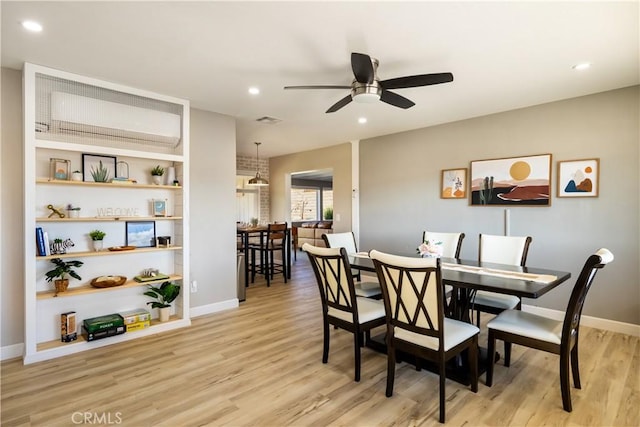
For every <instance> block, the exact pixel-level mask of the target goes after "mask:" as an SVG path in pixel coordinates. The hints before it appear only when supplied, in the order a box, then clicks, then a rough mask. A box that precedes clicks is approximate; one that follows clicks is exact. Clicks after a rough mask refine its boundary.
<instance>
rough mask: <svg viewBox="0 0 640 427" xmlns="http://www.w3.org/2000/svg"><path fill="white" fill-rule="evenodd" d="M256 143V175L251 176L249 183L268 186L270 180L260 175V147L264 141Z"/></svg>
mask: <svg viewBox="0 0 640 427" xmlns="http://www.w3.org/2000/svg"><path fill="white" fill-rule="evenodd" d="M254 144H256V176H255V177H253V178H251V179H250V180H249V182H248V183H247V184H248V185H254V186H256V187H266V186H267V185H269V181H267V180H266V179H264V178H263V177H261V176H260V157H259V156H258V147H259V146H260V144H262V143H261V142H254Z"/></svg>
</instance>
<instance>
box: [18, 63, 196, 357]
mask: <svg viewBox="0 0 640 427" xmlns="http://www.w3.org/2000/svg"><path fill="white" fill-rule="evenodd" d="M85 154H89V155H93V156H101V157H104V158H105V159H111V158H114V157H115V164H116V166H115V168H116V170H114V171H112V173H113V175H116V176H119V177H122V176H123V174H126V175H128V178H129V179H130V180H131V181H136V182H135V183H130V182H128V183H111V182H107V183H96V182H88V181H87V179H85V181H70V180H66V179H54V177H52V175H51V170H50V169H51V168H50V159H62V160H65V161H68V162H70V168H69V170H68V171H67V172H72V171H74V170H82V169H83V158H84V156H83V155H85ZM123 165H124V166H126V169H125V168H124V166H123ZM156 165H160V166H162V167H164V168H165V170H166V169H167V168H169V167H172V168H174V170H175V177H176V180H177V183H172V182H169V183H163V184H162V185H154V184H153V183H152V180H151V176H150V170H151V168H153V167H154V166H156ZM85 166H86V165H85ZM121 167H122V169H121ZM85 175H86V174H85ZM113 175H112V177H113ZM126 175H125V176H126ZM157 200H164V201H165V203H166V207H167V209H166V211H167V212H166V214H167V216H156V215H155V213H156V212H154V210H153V201H157ZM69 204H71V205H73V206H75V207H80V208H81V209H80V214H79V216H78V217H74V218H70V217H68V216H65V217H64V218H60V217H58V216H57V215H50V214H51V210H49V209H48V207H47V206H48V205H52V206H54V207H56V208H58V209H61V210H62V212H64V213H65V214H66V213H67V212H66V211H65V210H64V209H65V207H66V206H67V205H69ZM188 206H189V102H188V101H186V100H182V99H176V98H173V97H168V96H164V95H159V94H155V93H151V92H148V91H144V90H139V89H135V88H130V87H126V86H122V85H118V84H114V83H110V82H104V81H100V80H97V79H93V78H90V77H85V76H80V75H76V74H72V73H68V72H63V71H58V70H54V69H50V68H46V67H42V66H38V65H33V64H25V66H24V207H25V209H24V212H25V218H24V233H25V235H24V239H25V266H24V267H25V341H24V344H25V349H24V358H23V360H24V363H33V362H37V361H41V360H46V359H51V358H55V357H60V356H64V355H68V354H72V353H76V352H80V351H84V350H88V349H92V348H97V347H102V346H105V345H110V344H114V343H118V342H122V341H127V340H131V339H135V338H140V337H143V336H146V335H149V334H156V333H159V332H163V331H167V330H172V329H176V328H181V327H185V326H188V325H190V316H189V286H188V284H189V268H188V266H189V261H188V253H189V230H188V225H189V209H188ZM135 221H146V222H153V223H154V227H155V232H156V236H170V237H171V245H170V246H168V247H158V246H155V247H153V246H152V247H144V248H142V247H139V248H136V249H133V250H127V251H124V250H123V251H119V250H118V251H115V250H114V251H110V250H108V248H109V247H122V246H124V245H125V244H126V237H125V236H126V227H127V223H130V222H135ZM37 227H41V228H42V229H43V230H44V231H46V232H47V234H48V236H49V239H50V240H51V241H52V240H53V239H55V238H60V239H63V240H66V239H71V240H72V241H73V243H74V246H73V247H69V248H68V249H67V253H65V254H58V255H40V254H38V249H37V243H36V233H35V230H36V228H37ZM94 229H100V230H102V231H105V232H106V236H105V239H104V249H103V250H102V251H94V250H93V248H92V242H91V240H90V238H89V236H88V233H89V232H90V231H91V230H94ZM53 258H64V259H74V260H80V261H83V262H84V265H83V266H82V267H80V268H78V269H76V271H77V273H78V274H79V275H80V276H81V277H82V280H80V281H78V280H75V279H71V280H70V286H69V289H68V290H67V291H65V292H62V293H59V294H58V295H57V296H55V292H54V289H53V288H54V287H53V284H52V283H48V282H47V281H46V280H45V273H46V272H47V271H49V270H51V269H52V268H53V267H54V265H53V264H52V263H51V260H52V259H53ZM148 268H154V269H158V270H159V271H160V272H162V273H165V274H167V275H169V279H168V280H172V281H175V282H178V283H180V284H181V285H182V289H181V292H180V296H179V297H178V300H176V301H175V302H174V303H173V307H172V315H171V318H170V320H169V321H168V322H162V323H161V322H158V321H157V320H155V318H157V313H154V311H155V310H151V311H152V316H153V317H154V320H153V321H152V326H151V327H150V328H146V329H143V330H139V331H135V332H129V333H125V334H123V335H118V336H114V337H110V338H104V339H101V340H96V341H92V342H86V341H85V340H84V339H83V338H82V335H81V334H80V324H81V323H82V320H83V319H86V318H90V317H96V316H101V315H106V314H111V313H118V312H122V311H126V310H131V309H135V308H148V307H149V306H147V304H146V302H147V301H149V298H148V297H146V296H144V295H143V292H144V290H145V288H146V286H147V285H148V284H155V285H157V284H160V283H162V282H163V281H164V280H158V281H154V282H148V283H139V282H137V281H135V280H133V278H134V277H135V276H137V275H139V274H141V273H142V271H143V270H144V269H148ZM104 275H119V276H126V277H127V278H128V280H127V281H126V282H125V284H124V285H122V286H118V287H113V288H94V287H92V286H91V285H90V282H91V280H92V279H93V278H95V277H98V276H104ZM69 311H75V312H76V316H77V323H78V340H77V341H73V342H69V343H64V342H61V340H60V315H61V314H62V313H65V312H69Z"/></svg>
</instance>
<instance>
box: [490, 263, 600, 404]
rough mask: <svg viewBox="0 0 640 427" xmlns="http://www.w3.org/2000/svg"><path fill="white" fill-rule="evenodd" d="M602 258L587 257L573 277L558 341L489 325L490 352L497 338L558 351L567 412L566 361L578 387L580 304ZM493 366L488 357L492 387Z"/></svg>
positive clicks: (567, 379)
mask: <svg viewBox="0 0 640 427" xmlns="http://www.w3.org/2000/svg"><path fill="white" fill-rule="evenodd" d="M602 261H603V260H602V258H601V257H600V256H599V255H597V254H594V255H591V256H590V257H589V258H588V259H587V261H586V262H585V264H584V267H582V271H581V272H580V276H579V277H578V280H576V284H575V285H574V287H573V291H572V292H571V297H570V298H569V303H568V305H567V311H566V313H565V316H564V321H563V324H562V337H561V340H560V344H559V345H558V344H555V343H551V342H548V341H543V340H538V339H534V338H531V337H525V336H521V335H517V334H513V333H509V332H505V331H500V330H497V329H491V328H489V354H493V353H494V352H495V347H496V340H502V341H504V342H505V343H509V344H511V343H513V344H519V345H522V346H525V347H529V348H533V349H536V350H542V351H546V352H548V353H553V354H558V355H560V390H561V393H562V406H563V408H564V410H565V411H567V412H571V411H572V407H571V387H570V385H569V364H571V372H572V374H573V384H574V387H575V388H577V389H580V388H581V384H580V370H579V366H578V335H579V332H580V317H581V316H582V307H583V306H584V301H585V299H586V297H587V292H589V289H590V287H591V284H592V283H593V279H594V278H595V276H596V273H597V271H598V270H599V269H601V268H603V267H604V266H605V264H604V263H603V262H602ZM607 262H608V261H607ZM493 368H494V363H493V361H492V360H490V361H489V366H488V368H487V382H486V384H487V386H488V387H491V385H492V384H493Z"/></svg>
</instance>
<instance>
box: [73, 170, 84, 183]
mask: <svg viewBox="0 0 640 427" xmlns="http://www.w3.org/2000/svg"><path fill="white" fill-rule="evenodd" d="M82 180H83V176H82V172H73V173H72V174H71V181H82Z"/></svg>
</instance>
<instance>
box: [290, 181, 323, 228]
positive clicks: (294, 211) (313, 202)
mask: <svg viewBox="0 0 640 427" xmlns="http://www.w3.org/2000/svg"><path fill="white" fill-rule="evenodd" d="M323 219H333V190H332V189H331V188H326V187H324V188H292V189H291V221H313V220H316V221H319V220H323Z"/></svg>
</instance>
